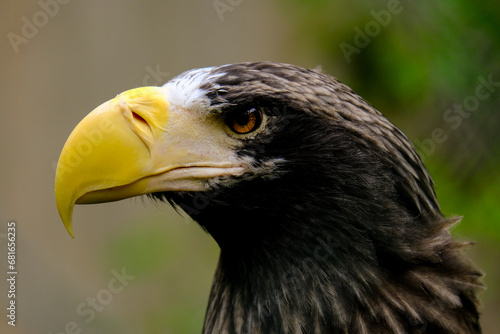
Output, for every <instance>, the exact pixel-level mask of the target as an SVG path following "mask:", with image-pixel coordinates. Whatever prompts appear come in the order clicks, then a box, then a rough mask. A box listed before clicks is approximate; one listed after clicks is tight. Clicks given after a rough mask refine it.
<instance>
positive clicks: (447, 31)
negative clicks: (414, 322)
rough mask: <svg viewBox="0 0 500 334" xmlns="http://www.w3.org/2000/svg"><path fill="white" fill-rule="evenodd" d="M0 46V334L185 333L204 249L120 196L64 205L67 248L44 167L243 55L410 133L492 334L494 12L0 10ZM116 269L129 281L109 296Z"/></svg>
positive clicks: (453, 4) (298, 7)
mask: <svg viewBox="0 0 500 334" xmlns="http://www.w3.org/2000/svg"><path fill="white" fill-rule="evenodd" d="M0 35H1V41H0V60H1V61H0V113H1V120H0V140H1V141H0V142H1V143H2V145H0V157H1V168H2V169H1V173H0V185H1V190H0V264H1V268H5V269H2V271H4V272H7V269H6V268H7V263H6V258H7V255H6V253H7V251H6V239H5V233H6V230H7V222H8V221H11V220H15V221H16V222H17V226H18V235H17V250H18V281H17V288H18V290H17V296H16V300H17V305H18V309H17V326H16V327H15V328H13V327H10V326H7V324H6V319H5V318H6V317H5V316H4V314H5V313H4V312H2V318H3V320H1V321H0V332H1V333H29V334H31V333H53V334H55V333H64V332H65V331H66V332H71V331H73V330H76V331H78V330H81V333H176V334H177V333H199V332H201V327H202V323H203V317H204V311H205V306H206V303H207V299H208V293H209V289H210V284H211V280H212V275H213V273H214V270H215V266H216V263H217V257H218V248H217V245H216V244H215V243H214V242H213V241H212V239H211V238H210V237H209V236H207V235H206V234H205V233H204V232H203V231H202V230H201V229H200V228H199V227H198V226H197V224H196V223H193V222H192V221H191V220H190V219H189V218H187V217H182V216H179V215H178V214H176V213H175V212H174V211H173V210H172V209H171V208H169V206H168V205H166V204H153V203H151V202H150V201H148V200H142V199H132V200H125V201H122V202H117V203H110V204H104V205H96V206H88V207H86V206H79V207H77V208H76V210H75V216H74V225H75V233H76V239H75V240H72V239H71V238H70V237H69V236H68V235H67V233H66V231H65V229H64V227H63V225H62V223H61V222H60V220H59V218H58V214H57V211H56V207H55V201H54V195H53V179H54V173H55V169H54V166H55V163H56V161H57V159H58V155H59V153H60V150H61V148H62V146H63V144H64V141H65V140H66V138H67V137H68V135H69V134H70V132H71V130H72V129H73V128H74V126H75V125H76V124H77V123H78V122H79V120H81V119H82V118H83V117H84V116H85V115H86V114H87V113H88V112H90V111H91V110H92V109H94V108H95V107H96V106H97V105H99V104H100V103H102V102H104V101H106V100H108V99H110V98H112V97H114V96H115V95H116V94H117V93H120V92H121V91H124V90H127V89H129V88H133V87H137V86H142V85H145V84H148V85H161V84H163V83H164V82H165V81H167V80H168V79H170V78H172V77H173V76H175V75H177V74H179V73H181V72H182V71H185V70H188V69H191V68H196V67H205V66H213V65H221V64H226V63H233V62H240V61H256V60H271V61H278V62H288V63H293V64H296V65H300V66H303V67H309V68H314V67H317V66H321V67H322V68H323V71H324V72H326V73H329V74H332V75H334V76H336V77H337V78H338V79H339V80H341V81H342V82H344V83H346V84H347V85H349V86H351V87H352V88H353V89H354V90H355V91H356V92H357V93H358V94H360V95H361V96H363V97H364V98H365V99H367V100H368V101H369V102H370V103H371V104H373V105H374V106H375V107H376V108H377V109H379V110H380V111H382V112H383V113H384V114H385V115H386V116H387V117H388V118H389V119H390V120H391V121H392V122H393V123H395V124H396V125H397V126H399V127H400V128H401V129H402V130H403V131H404V132H405V133H406V134H407V135H408V136H409V138H410V139H411V140H412V141H413V142H414V143H415V145H416V147H417V148H418V150H419V152H420V154H421V156H422V158H423V159H424V161H425V163H426V165H427V166H428V168H429V170H430V172H431V174H432V175H433V178H434V181H435V183H436V191H437V193H438V197H439V200H440V203H441V206H442V210H443V212H444V213H445V214H446V215H463V216H464V219H463V221H462V223H461V224H460V225H459V226H457V227H456V228H455V229H454V230H453V233H454V234H455V236H456V237H457V238H459V239H463V240H474V241H476V242H477V245H476V246H474V247H473V248H471V249H470V250H469V251H468V253H469V255H470V256H471V257H472V258H473V260H474V261H475V262H476V263H477V264H478V265H479V266H480V267H481V268H482V269H483V270H484V271H485V272H486V276H485V278H484V281H485V283H486V285H487V286H488V289H487V290H486V291H484V292H482V293H481V295H480V298H481V300H482V305H483V306H482V314H483V316H482V325H483V330H484V332H485V333H496V332H497V329H498V328H499V327H500V317H498V315H499V310H500V265H499V264H500V208H499V204H498V202H499V198H500V170H499V168H500V155H499V150H500V145H499V141H500V131H499V129H500V124H499V120H500V113H499V107H500V62H499V55H500V52H499V51H500V3H498V2H495V1H492V0H486V1H482V2H473V1H472V0H443V1H433V2H431V1H426V2H424V1H406V0H403V1H395V0H388V1H368V0H351V1H335V2H334V1H327V0H314V1H298V0H290V1H284V0H275V1H264V0H257V1H245V0H215V1H214V0H208V1H201V0H197V1H189V2H188V1H173V0H169V1H137V0H129V1H116V0H114V1H97V0H90V1H82V0H73V1H68V0H64V1H63V0H41V1H23V2H7V1H4V2H2V4H0ZM117 272H125V273H126V275H128V276H126V277H127V278H128V280H125V281H124V282H122V283H123V284H122V287H123V288H122V289H120V291H119V292H116V291H117V290H116V289H115V290H114V291H115V293H110V292H109V291H110V289H109V284H110V282H111V281H112V280H113V279H114V278H115V277H116V276H115V274H116V273H117ZM113 282H115V283H116V281H113ZM0 288H1V290H0V291H1V293H0V301H1V302H0V304H1V305H3V306H6V305H7V302H8V300H7V296H6V288H7V285H6V281H5V280H1V281H0ZM92 300H97V301H98V302H99V301H100V303H99V304H98V305H97V306H98V307H96V308H92V306H91V305H92V304H91V303H92ZM3 306H2V307H3ZM92 312H93V313H92ZM82 314H83V315H82ZM91 314H92V316H91Z"/></svg>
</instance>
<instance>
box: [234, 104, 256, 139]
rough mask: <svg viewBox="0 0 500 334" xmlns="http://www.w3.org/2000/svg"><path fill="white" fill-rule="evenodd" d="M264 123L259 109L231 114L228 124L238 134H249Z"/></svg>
mask: <svg viewBox="0 0 500 334" xmlns="http://www.w3.org/2000/svg"><path fill="white" fill-rule="evenodd" d="M261 122H262V112H261V111H260V110H259V109H257V108H250V109H246V110H239V111H233V112H229V113H228V114H227V116H226V124H227V125H228V126H229V128H230V129H231V131H233V132H235V133H237V134H247V133H250V132H252V131H254V130H256V129H257V128H258V127H259V126H260V124H261Z"/></svg>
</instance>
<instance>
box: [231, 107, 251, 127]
mask: <svg viewBox="0 0 500 334" xmlns="http://www.w3.org/2000/svg"><path fill="white" fill-rule="evenodd" d="M254 111H255V109H250V110H247V111H243V112H239V113H236V115H235V116H234V121H235V122H236V123H237V124H238V125H241V126H245V125H247V124H248V122H250V114H251V113H253V112H254Z"/></svg>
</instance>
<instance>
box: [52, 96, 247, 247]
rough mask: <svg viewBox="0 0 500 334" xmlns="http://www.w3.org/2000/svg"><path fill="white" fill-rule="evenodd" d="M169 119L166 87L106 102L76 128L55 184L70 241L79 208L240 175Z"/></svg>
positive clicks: (182, 125) (182, 124) (188, 128)
mask: <svg viewBox="0 0 500 334" xmlns="http://www.w3.org/2000/svg"><path fill="white" fill-rule="evenodd" d="M171 117H172V116H171V112H170V110H169V104H168V102H167V99H166V97H165V93H164V91H163V90H162V88H161V87H142V88H136V89H132V90H129V91H126V92H124V93H122V94H120V95H118V96H117V97H115V98H114V99H112V100H110V101H108V102H105V103H103V104H102V105H100V106H99V107H97V108H96V109H95V110H94V111H92V112H91V113H90V114H89V115H87V117H85V118H84V119H83V120H82V121H81V122H80V123H79V124H78V125H77V127H76V128H75V129H74V130H73V132H72V133H71V135H70V136H69V138H68V140H67V141H66V144H65V145H64V148H63V150H62V152H61V156H60V158H59V161H58V165H57V170H56V180H55V195H56V203H57V208H58V211H59V215H60V216H61V219H62V221H63V223H64V225H65V226H66V229H67V230H68V232H69V234H70V235H71V236H72V237H74V234H73V227H72V213H73V207H74V205H75V204H88V203H100V202H110V201H117V200H121V199H124V198H128V197H132V196H138V195H144V194H149V193H153V192H159V191H172V190H186V191H190V190H193V191H196V190H198V191H199V190H203V187H202V186H201V183H200V182H196V181H197V178H198V179H199V178H208V177H214V176H220V175H228V174H233V175H234V174H238V173H239V174H241V168H238V167H237V166H235V165H233V164H229V165H228V164H227V163H218V162H217V155H215V156H213V155H212V156H211V157H210V156H208V155H207V153H206V152H207V150H204V149H203V147H201V148H199V147H198V148H197V149H196V148H195V149H194V150H193V145H189V144H190V143H191V142H192V140H187V141H188V142H189V143H188V144H184V143H183V142H184V139H185V138H186V134H188V136H187V137H188V138H189V137H192V136H193V134H192V133H193V131H194V132H196V129H195V130H193V129H192V128H191V126H190V125H189V124H186V121H184V122H182V120H181V121H179V120H178V119H177V121H174V122H172V121H171V120H170V118H171ZM173 123H175V124H174V125H172V124H173ZM190 134H191V135H190ZM194 137H197V136H194ZM198 137H199V136H198ZM195 139H196V138H195ZM198 139H199V138H198ZM194 146H196V145H194ZM186 167H193V168H186ZM186 169H189V171H186Z"/></svg>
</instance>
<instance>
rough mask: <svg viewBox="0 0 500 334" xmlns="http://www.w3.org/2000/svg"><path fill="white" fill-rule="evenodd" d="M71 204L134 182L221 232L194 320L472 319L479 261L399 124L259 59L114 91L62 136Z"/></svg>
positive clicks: (467, 323) (416, 322)
mask: <svg viewBox="0 0 500 334" xmlns="http://www.w3.org/2000/svg"><path fill="white" fill-rule="evenodd" d="M55 195H56V203H57V207H58V211H59V213H60V216H61V219H62V221H63V223H64V224H65V226H66V228H67V230H68V232H69V233H70V235H71V236H73V227H72V212H73V208H74V205H75V204H89V203H102V202H110V201H117V200H121V199H124V198H129V197H133V196H142V195H146V196H148V197H150V198H151V199H153V200H160V201H166V202H168V203H170V204H172V205H173V206H174V207H175V208H176V209H177V210H179V211H185V212H186V213H187V214H188V215H189V216H190V217H191V218H192V219H193V220H195V221H196V222H198V223H199V225H200V226H201V227H202V228H203V229H204V230H206V231H207V232H208V233H209V234H210V235H211V236H212V237H213V238H214V239H215V241H216V242H217V243H218V245H219V246H220V258H219V262H218V266H217V269H216V273H215V277H214V281H213V285H212V288H211V292H210V297H209V302H208V307H207V310H206V316H205V323H204V326H203V333H217V334H223V333H227V334H232V333H253V334H256V333H366V334H368V333H370V334H371V333H378V334H380V333H453V334H457V333H480V332H481V329H480V324H479V312H478V307H479V306H478V299H477V292H478V291H479V290H480V289H482V287H483V285H482V282H481V276H482V273H481V271H480V270H479V269H477V268H476V267H475V265H474V264H473V263H471V261H470V260H469V259H468V258H467V257H466V256H465V255H464V249H466V248H467V247H468V246H470V245H471V244H472V243H471V242H467V241H456V240H454V239H453V238H452V236H451V234H450V231H449V230H450V227H452V226H453V225H455V224H457V223H458V222H459V221H460V217H451V218H445V217H444V215H443V214H442V213H441V211H440V208H439V204H438V201H437V198H436V194H435V191H434V184H433V181H432V179H431V176H430V175H429V172H428V171H427V169H426V167H425V166H424V164H423V162H422V160H421V158H420V157H419V156H418V154H417V152H416V150H415V148H414V146H413V145H412V144H411V142H410V141H409V140H408V138H407V137H406V136H405V134H403V132H402V131H401V130H399V129H398V128H397V127H396V126H394V125H393V124H392V123H391V122H390V121H388V120H387V119H386V118H385V117H384V116H383V115H382V114H381V113H380V112H379V111H377V110H376V109H375V108H374V107H372V106H371V105H370V104H369V103H368V102H366V101H365V100H364V99H363V98H361V97H360V96H358V95H357V94H356V93H354V92H353V91H352V90H351V89H350V88H349V87H348V86H346V85H344V84H342V83H341V82H339V81H338V80H337V79H335V78H334V77H332V76H329V75H326V74H323V73H321V72H320V71H318V70H308V69H304V68H301V67H298V66H294V65H289V64H281V63H273V62H246V63H238V64H229V65H223V66H217V67H208V68H201V69H194V70H190V71H187V72H184V73H182V74H180V75H179V76H177V77H175V78H173V79H172V80H170V81H168V82H167V83H166V84H165V85H163V86H161V87H140V88H135V89H131V90H128V91H125V92H123V93H121V94H119V95H117V96H116V97H115V98H113V99H111V100H109V101H107V102H105V103H103V104H101V105H100V106H98V107H97V108H96V109H95V110H94V111H92V112H91V113H90V114H89V115H87V116H86V117H85V118H84V119H83V120H82V121H81V122H80V123H79V124H78V125H77V126H76V128H75V129H74V130H73V132H72V133H71V135H70V136H69V138H68V139H67V141H66V143H65V145H64V147H63V150H62V152H61V155H60V159H59V161H58V166H57V170H56V180H55Z"/></svg>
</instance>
